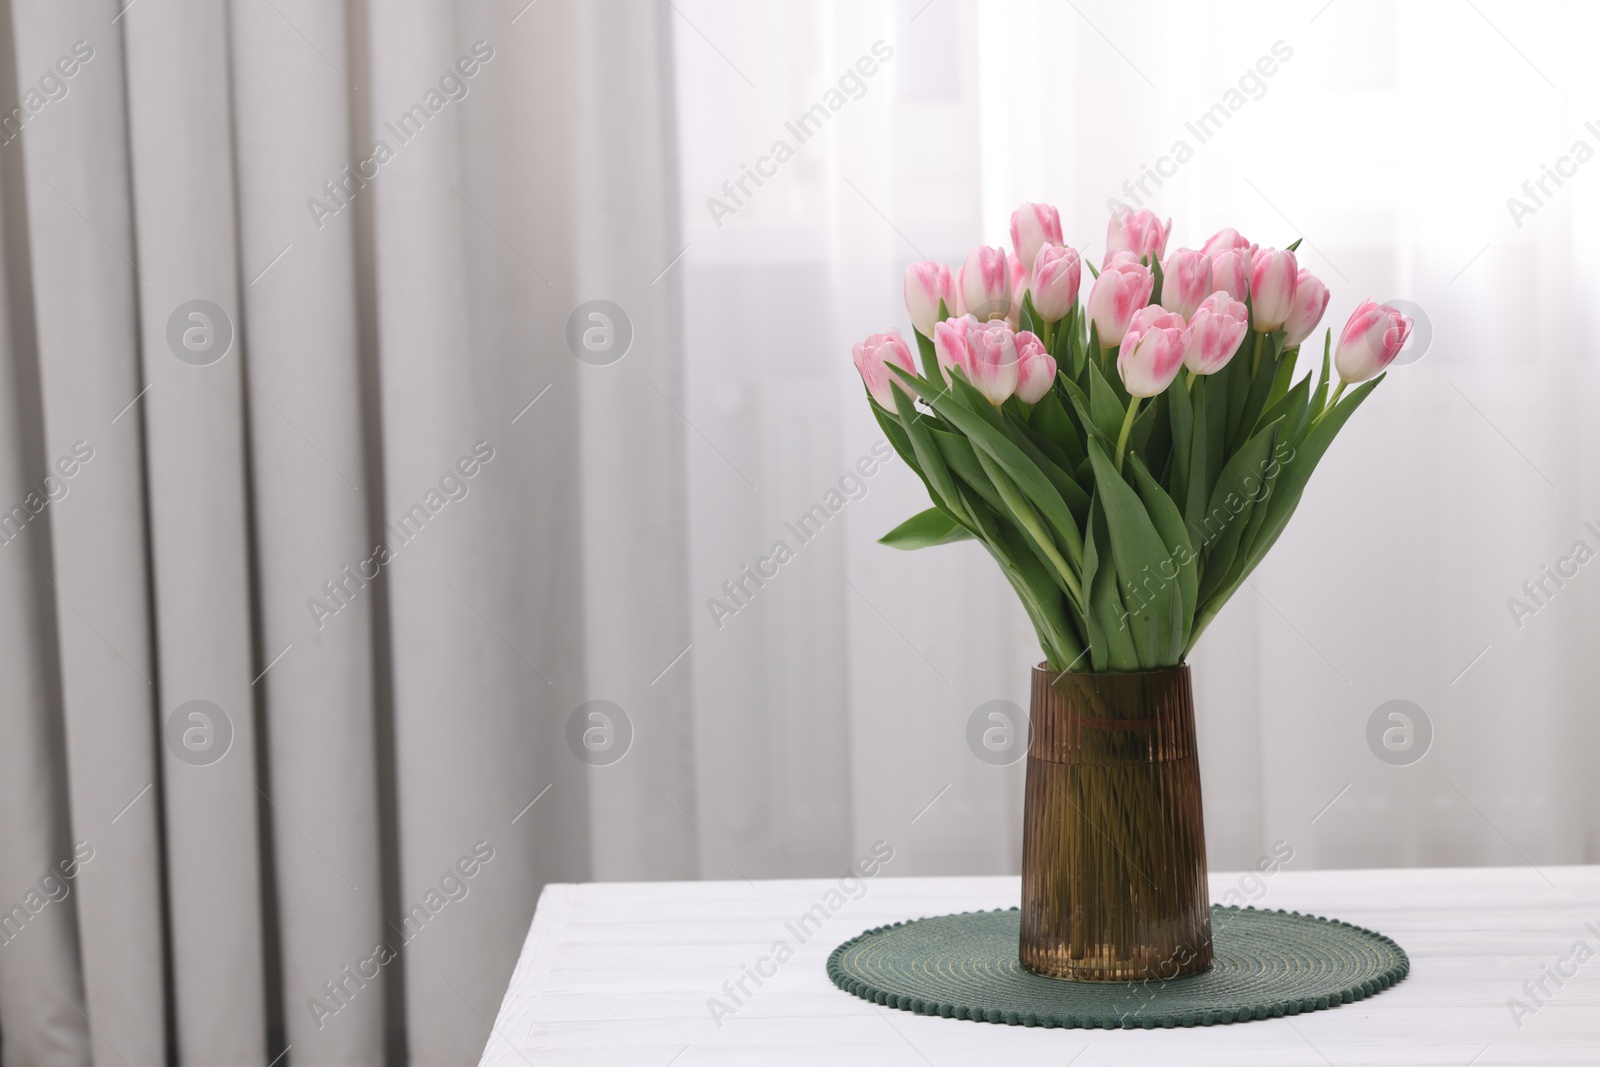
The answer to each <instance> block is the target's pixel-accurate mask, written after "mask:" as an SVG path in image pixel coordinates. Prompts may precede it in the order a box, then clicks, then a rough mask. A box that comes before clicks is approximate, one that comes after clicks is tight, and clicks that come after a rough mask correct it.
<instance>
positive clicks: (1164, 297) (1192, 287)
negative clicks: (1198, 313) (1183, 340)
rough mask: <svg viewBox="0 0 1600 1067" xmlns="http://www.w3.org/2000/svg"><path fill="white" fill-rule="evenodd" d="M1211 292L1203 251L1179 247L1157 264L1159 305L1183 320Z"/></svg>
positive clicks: (1213, 289) (1188, 317)
mask: <svg viewBox="0 0 1600 1067" xmlns="http://www.w3.org/2000/svg"><path fill="white" fill-rule="evenodd" d="M1214 291H1215V287H1213V286H1212V284H1211V260H1209V259H1207V258H1206V256H1205V254H1204V253H1203V252H1196V251H1195V250H1194V249H1192V248H1180V249H1178V250H1177V251H1176V252H1174V253H1172V255H1170V256H1168V257H1167V261H1166V263H1164V264H1163V265H1162V267H1161V306H1162V307H1164V308H1166V309H1167V310H1168V311H1171V312H1174V313H1176V314H1179V315H1182V316H1183V317H1184V318H1185V319H1190V318H1193V317H1194V312H1195V309H1196V308H1198V307H1199V306H1200V301H1202V300H1204V299H1205V298H1206V297H1207V296H1208V295H1209V294H1210V293H1212V292H1214Z"/></svg>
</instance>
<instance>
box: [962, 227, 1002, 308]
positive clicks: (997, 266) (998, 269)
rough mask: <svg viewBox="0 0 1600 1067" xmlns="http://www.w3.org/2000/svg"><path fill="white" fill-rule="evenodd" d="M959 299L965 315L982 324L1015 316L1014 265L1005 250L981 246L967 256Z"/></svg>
mask: <svg viewBox="0 0 1600 1067" xmlns="http://www.w3.org/2000/svg"><path fill="white" fill-rule="evenodd" d="M956 300H957V301H959V303H960V311H961V313H962V314H964V315H972V316H973V317H974V318H976V319H977V320H978V321H979V322H984V321H987V320H988V319H1003V318H1005V317H1006V316H1007V315H1009V314H1010V313H1011V264H1010V263H1009V262H1008V261H1007V259H1006V250H1005V249H1003V248H989V247H988V246H986V245H979V246H978V247H977V248H974V249H973V250H972V251H971V252H969V253H967V261H966V262H965V263H963V264H961V270H960V271H959V272H958V273H957V274H956Z"/></svg>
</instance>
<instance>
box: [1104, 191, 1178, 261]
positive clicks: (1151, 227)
mask: <svg viewBox="0 0 1600 1067" xmlns="http://www.w3.org/2000/svg"><path fill="white" fill-rule="evenodd" d="M1171 232H1172V220H1171V219H1168V220H1167V221H1166V222H1165V223H1164V224H1163V223H1162V221H1161V220H1160V219H1158V218H1156V213H1155V212H1154V211H1151V210H1150V209H1149V208H1140V209H1139V210H1138V211H1130V210H1129V209H1128V208H1127V206H1126V205H1118V206H1117V208H1116V209H1115V210H1114V211H1112V212H1111V223H1110V225H1108V226H1107V227H1106V263H1107V264H1108V265H1109V264H1110V263H1111V255H1112V253H1113V252H1120V251H1124V250H1126V251H1129V252H1132V253H1133V254H1134V255H1136V256H1140V257H1143V256H1149V257H1151V259H1160V258H1161V256H1162V254H1163V253H1164V252H1165V251H1166V248H1167V235H1168V234H1169V233H1171Z"/></svg>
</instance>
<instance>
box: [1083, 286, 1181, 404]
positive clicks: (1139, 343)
mask: <svg viewBox="0 0 1600 1067" xmlns="http://www.w3.org/2000/svg"><path fill="white" fill-rule="evenodd" d="M1102 277H1103V276H1102ZM1189 332H1190V331H1189V325H1188V324H1187V323H1186V322H1184V321H1183V316H1182V315H1178V314H1175V313H1173V312H1171V311H1168V310H1167V309H1166V308H1163V307H1162V306H1161V305H1160V304H1151V305H1150V306H1148V307H1143V308H1140V309H1139V310H1138V311H1137V312H1135V313H1134V316H1133V321H1132V322H1130V323H1129V324H1128V332H1127V333H1126V334H1125V335H1124V336H1123V338H1122V348H1121V350H1120V351H1118V353H1117V373H1118V374H1120V375H1122V384H1123V385H1125V386H1127V389H1128V393H1129V395H1130V396H1137V397H1143V396H1155V395H1156V394H1157V393H1159V392H1161V391H1162V390H1164V389H1166V387H1167V386H1169V385H1171V384H1172V379H1174V378H1176V377H1177V376H1178V370H1179V368H1180V367H1182V366H1183V354H1184V351H1185V350H1186V349H1188V347H1189Z"/></svg>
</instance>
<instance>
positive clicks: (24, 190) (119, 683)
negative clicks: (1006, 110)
mask: <svg viewBox="0 0 1600 1067" xmlns="http://www.w3.org/2000/svg"><path fill="white" fill-rule="evenodd" d="M665 10H666V7H665V5H661V4H656V3H647V4H638V3H623V2H614V3H604V4H589V5H578V4H573V3H551V2H548V0H547V2H545V3H541V4H539V5H527V6H526V7H519V6H507V5H504V4H500V3H491V2H488V0H459V2H452V0H404V2H402V3H396V4H389V3H385V4H382V5H377V4H372V3H366V2H357V0H350V2H348V3H326V2H319V0H275V2H274V3H271V4H260V3H255V2H249V0H239V2H230V3H216V4H204V5H191V4H185V3H176V2H173V0H142V2H139V3H137V4H130V5H122V4H118V3H116V2H114V0H105V2H95V0H85V2H83V3H74V4H37V3H23V2H20V0H18V2H14V3H10V4H7V5H5V15H6V21H5V22H0V31H3V32H4V37H5V43H6V45H7V46H8V47H6V48H5V57H4V65H3V66H0V74H4V75H5V78H6V81H5V84H6V85H7V86H8V87H9V91H10V92H12V93H14V96H15V99H16V101H17V107H18V109H19V110H18V111H17V113H16V115H20V116H22V117H21V119H17V118H16V115H13V120H12V122H11V125H10V126H5V127H4V132H3V133H0V204H3V212H0V238H3V247H4V257H3V263H0V272H3V273H0V282H3V293H4V300H3V301H0V346H4V348H5V352H4V353H3V354H4V357H5V358H4V365H3V367H0V490H3V492H0V500H3V501H4V502H6V504H5V506H8V507H9V505H10V503H11V502H13V501H14V502H16V504H17V507H18V508H20V509H21V510H20V511H17V510H16V509H12V511H11V512H9V513H7V514H4V515H0V523H9V525H5V526H4V531H3V533H0V542H4V543H3V544H0V591H3V593H4V596H5V599H4V604H3V607H0V668H3V669H4V671H5V676H6V677H7V678H8V679H9V680H10V687H9V693H10V695H8V697H7V699H6V700H5V702H4V706H3V708H0V716H3V718H4V724H5V726H6V727H7V733H6V736H7V738H8V743H7V745H6V746H5V747H4V749H3V750H0V763H3V764H4V766H3V767H0V771H3V774H0V779H3V780H0V805H3V809H0V810H3V811H4V813H5V815H6V817H5V818H4V819H0V893H3V894H4V899H5V900H6V901H8V902H9V901H15V902H16V903H17V905H18V907H20V908H21V911H20V912H19V913H16V914H20V915H21V916H23V918H15V917H14V918H13V919H12V922H11V925H10V926H8V927H7V928H6V933H5V935H4V937H0V1049H3V1056H4V1062H6V1063H7V1064H18V1065H21V1064H26V1065H29V1067H33V1065H47V1067H53V1065H57V1064H62V1065H66V1064H72V1065H78V1064H88V1063H91V1062H95V1063H113V1062H123V1061H124V1060H126V1061H128V1062H132V1063H136V1064H154V1063H160V1062H164V1061H166V1060H167V1059H168V1057H169V1054H170V1055H172V1056H175V1058H176V1062H178V1063H180V1064H203V1065H207V1067H210V1065H232V1064H240V1065H243V1064H251V1065H255V1067H265V1065H266V1064H268V1063H269V1062H279V1063H291V1064H327V1065H335V1064H337V1065H346V1064H368V1065H375V1064H379V1063H398V1062H410V1063H415V1064H427V1065H433V1064H439V1065H443V1064H464V1063H472V1062H475V1061H476V1059H477V1057H478V1054H479V1053H480V1052H481V1050H482V1049H483V1047H484V1044H485V1042H486V1041H488V1040H489V1039H490V1038H491V1031H490V1020H491V1019H492V1018H493V1016H494V1013H495V1011H496V1008H497V1005H498V1000H499V997H500V994H501V993H502V991H503V990H504V987H505V983H506V980H507V978H508V977H509V975H510V972H511V968H512V966H513V964H514V962H515V959H516V954H517V951H518V949H519V947H520V945H521V939H522V933H523V931H524V930H525V929H526V925H527V922H528V920H529V918H530V917H531V915H532V912H533V908H534V905H535V903H536V900H537V897H538V892H539V889H540V887H541V886H542V885H543V884H544V883H546V882H549V881H563V880H564V881H575V880H582V879H585V878H589V877H593V876H595V875H597V874H598V875H600V876H610V877H617V876H628V877H688V876H693V875H694V874H695V873H696V872H697V869H698V868H697V860H696V848H697V846H696V842H697V841H698V837H697V835H696V833H695V830H694V827H693V825H692V822H691V821H686V818H685V815H688V816H690V817H692V815H693V812H694V808H695V803H694V795H695V794H694V777H695V776H694V771H693V757H692V751H691V746H690V745H689V743H688V738H689V737H690V735H691V729H690V716H689V705H688V693H689V684H690V681H689V680H690V678H691V677H692V675H691V673H690V672H691V669H692V658H691V656H690V655H688V654H685V655H684V656H682V657H679V654H680V653H681V652H684V651H685V647H686V646H687V645H688V637H687V629H688V627H687V613H686V610H685V608H684V604H683V589H684V586H685V573H686V559H685V552H686V548H685V545H686V538H685V534H684V528H685V516H684V514H683V508H682V501H683V492H682V478H683V469H684V468H683V463H682V448H683V437H684V433H685V428H684V427H683V426H682V425H681V424H680V422H679V421H678V419H679V416H678V415H677V414H676V413H675V412H674V409H673V406H672V403H680V401H679V388H680V387H679V385H678V382H679V380H680V378H681V372H680V370H679V362H680V360H681V350H680V348H679V346H678V341H677V329H678V315H677V311H676V302H677V299H678V296H677V288H676V281H675V280H674V279H671V278H668V279H666V280H664V281H663V280H662V279H661V278H660V277H658V272H660V271H661V270H662V268H663V267H665V266H667V265H668V264H669V263H670V262H671V261H672V260H673V258H674V256H676V255H677V253H678V252H679V251H680V250H681V246H680V245H678V243H677V236H676V230H677V222H676V199H675V192H674V189H675V176H674V173H673V170H674V167H675V157H674V154H673V151H674V144H673V142H674V136H675V134H674V126H673V117H672V116H673V105H672V96H671V87H670V72H671V63H670V37H669V32H668V28H667V26H666V23H665V21H664V19H663V17H662V13H663V12H664V11H665ZM619 52H620V54H624V55H626V56H628V57H629V62H628V63H627V64H626V65H625V66H624V67H622V68H616V67H611V68H608V66H607V63H608V57H614V56H615V55H616V54H618V53H619ZM61 64H65V65H64V66H63V65H61ZM68 68H70V72H69V69H68ZM41 78H44V79H47V80H46V81H45V83H43V87H42V88H41ZM31 90H38V92H35V93H34V94H33V96H32V97H30V96H29V94H30V91H31ZM40 101H42V103H41V102H40ZM580 116H586V117H587V119H585V120H580ZM619 116H620V119H619ZM3 118H4V116H3V115H0V119H3ZM588 119H592V120H593V121H588ZM580 199H581V200H582V202H583V205H584V207H583V211H584V212H587V213H589V214H590V215H593V216H595V217H592V218H578V217H575V216H574V213H573V211H572V205H573V204H574V203H575V202H578V201H579V200H580ZM599 216H608V217H607V218H606V220H605V221H603V222H602V221H599ZM657 282H660V284H656V283H657ZM586 298H604V299H608V300H612V301H615V302H616V303H618V304H619V305H623V306H626V307H627V308H628V312H629V316H630V319H631V330H632V342H631V346H630V348H629V351H628V354H627V355H626V357H625V358H624V359H623V360H621V361H620V362H618V363H616V364H615V365H611V366H601V365H595V364H593V363H590V362H585V361H584V360H582V359H580V356H579V352H581V351H582V350H581V349H580V350H574V348H573V347H572V346H571V345H570V344H569V342H568V320H569V318H570V317H571V315H572V313H573V311H574V308H575V307H576V306H577V304H578V303H579V302H580V300H581V299H586ZM652 385H653V386H655V387H657V388H658V389H659V390H660V391H659V392H658V391H657V388H652ZM663 397H667V398H672V402H671V403H664V402H663ZM680 406H681V403H680ZM641 457H642V458H641ZM47 476H48V480H46V478H47ZM40 502H42V503H40ZM623 556H626V557H627V561H626V563H625V564H624V565H622V566H618V565H617V564H616V558H617V557H623ZM674 657H679V658H678V659H677V660H675V659H674ZM669 665H670V666H671V670H663V668H667V667H668V666H669ZM592 699H609V700H614V701H617V702H619V703H620V704H621V705H622V706H625V707H626V708H627V709H628V713H629V715H630V716H631V719H632V722H633V724H634V727H635V730H636V733H635V736H634V740H633V744H632V746H631V747H630V748H629V749H628V751H627V757H626V759H625V760H622V761H619V762H616V763H614V764H610V765H605V764H602V763H596V762H594V761H590V760H586V759H585V758H584V753H585V749H584V748H583V746H582V745H578V746H576V747H574V746H573V745H572V744H571V743H570V742H569V726H570V725H571V722H572V721H573V715H574V713H575V712H576V711H577V710H578V709H579V707H580V705H582V704H584V703H585V702H586V701H589V700H592ZM663 798H665V800H666V802H665V803H664V802H663ZM675 808H676V809H677V810H676V811H674V809H675ZM625 827H626V828H627V829H626V830H624V828H625ZM69 871H70V873H66V872H69ZM53 872H54V873H53ZM56 898H59V899H56ZM30 909H33V910H30ZM3 919H4V916H0V920H3ZM52 986H53V987H54V988H52ZM280 1057H281V1058H280Z"/></svg>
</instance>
